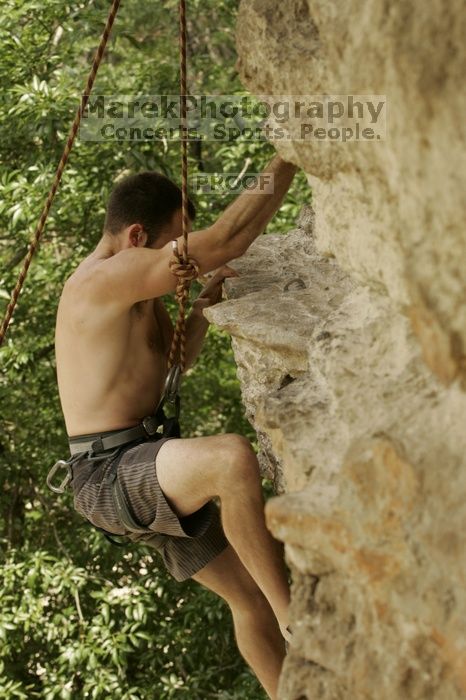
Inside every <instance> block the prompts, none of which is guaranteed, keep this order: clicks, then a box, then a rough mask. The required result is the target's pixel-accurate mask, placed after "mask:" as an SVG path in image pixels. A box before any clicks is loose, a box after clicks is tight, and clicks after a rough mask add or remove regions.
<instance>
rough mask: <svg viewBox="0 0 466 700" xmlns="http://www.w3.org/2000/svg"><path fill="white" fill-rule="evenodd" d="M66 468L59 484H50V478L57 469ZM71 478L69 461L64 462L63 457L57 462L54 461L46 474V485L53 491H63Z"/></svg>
mask: <svg viewBox="0 0 466 700" xmlns="http://www.w3.org/2000/svg"><path fill="white" fill-rule="evenodd" d="M63 468H66V471H67V473H66V476H65V478H64V479H63V481H62V482H61V484H60V486H53V485H52V479H53V477H54V476H55V474H56V473H57V471H58V470H59V469H63ZM71 478H72V473H71V468H70V464H69V462H66V461H65V460H64V459H59V460H58V462H55V464H54V465H53V467H52V468H51V470H50V471H49V473H48V474H47V486H48V487H49V489H50V490H51V491H54V492H55V493H64V492H65V488H66V487H67V486H68V484H69V483H70V481H71Z"/></svg>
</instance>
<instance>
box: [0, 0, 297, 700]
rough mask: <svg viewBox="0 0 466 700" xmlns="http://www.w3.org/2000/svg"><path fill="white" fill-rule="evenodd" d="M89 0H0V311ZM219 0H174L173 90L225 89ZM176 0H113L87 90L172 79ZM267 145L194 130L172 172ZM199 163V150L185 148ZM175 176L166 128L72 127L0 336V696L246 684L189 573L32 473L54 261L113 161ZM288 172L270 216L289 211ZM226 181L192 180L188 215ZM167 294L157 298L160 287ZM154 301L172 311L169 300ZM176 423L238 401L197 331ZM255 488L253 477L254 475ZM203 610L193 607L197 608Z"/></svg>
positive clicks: (280, 223) (77, 250) (222, 346)
mask: <svg viewBox="0 0 466 700" xmlns="http://www.w3.org/2000/svg"><path fill="white" fill-rule="evenodd" d="M108 7H109V2H107V0H106V1H105V2H104V1H103V0H79V2H78V1H77V0H76V1H75V0H69V1H68V2H66V3H63V2H62V1H61V0H41V1H40V2H39V0H4V2H3V3H2V8H1V11H0V42H1V45H2V50H1V54H0V84H1V87H2V90H1V91H0V271H1V272H0V314H1V315H3V312H4V310H5V309H6V306H7V303H8V300H9V297H10V293H11V290H12V289H13V287H14V284H15V281H16V277H17V274H18V271H19V264H20V262H21V261H22V259H23V257H24V255H25V253H26V251H27V246H28V243H29V241H30V239H31V236H32V233H33V231H34V228H35V225H36V223H37V221H38V219H39V216H40V213H41V210H42V206H43V203H44V200H45V197H46V194H47V192H48V189H49V187H50V184H51V181H52V178H53V175H54V172H55V169H56V166H57V163H58V161H59V158H60V155H61V152H62V149H63V144H64V141H65V139H66V135H67V133H68V129H69V126H70V124H71V121H72V119H73V116H74V113H75V110H76V108H77V105H78V102H79V96H80V92H81V90H82V88H83V86H84V83H85V79H86V77H87V72H88V69H89V65H90V60H91V58H92V55H93V52H94V49H95V47H96V45H97V42H98V38H99V36H100V32H101V30H102V28H103V24H104V21H105V18H106V15H107V11H108ZM236 9H237V2H235V0H203V1H202V3H201V1H200V0H191V1H190V3H188V17H189V36H190V45H189V56H188V60H189V89H190V91H191V92H192V93H196V94H199V93H204V94H232V93H236V92H242V91H243V87H242V86H241V84H240V83H239V80H238V77H237V73H236V70H235V68H234V63H235V60H236V53H235V47H234V22H235V14H236ZM178 89H179V88H178V16H177V3H176V2H175V1H174V0H165V1H164V2H157V3H141V2H136V0H126V1H125V2H124V3H122V6H121V10H120V14H119V16H118V18H117V20H116V23H115V28H114V34H113V37H112V39H111V41H110V44H109V47H108V51H107V54H106V60H105V61H104V63H103V65H102V66H101V69H100V72H99V75H98V78H97V81H96V85H95V94H129V95H131V94H132V95H134V94H176V93H178ZM273 153H274V150H273V147H272V146H271V145H270V144H264V143H244V142H241V140H237V141H234V142H231V143H228V144H225V143H222V144H218V143H205V144H203V145H202V152H201V156H200V157H199V153H196V152H194V151H192V152H191V154H190V163H189V166H190V172H191V173H195V172H196V171H197V169H198V168H199V167H201V166H203V167H204V168H205V170H206V171H207V172H235V173H238V172H240V171H241V169H242V167H243V164H244V162H245V159H246V158H247V157H249V158H251V161H252V162H251V166H250V167H249V170H250V171H251V170H254V171H260V170H261V169H262V168H263V167H264V165H265V164H266V163H267V161H268V160H269V159H270V157H271V156H272V155H273ZM200 159H201V160H202V162H201V160H200ZM140 169H155V170H159V171H161V172H164V173H165V174H167V175H168V176H169V177H172V178H173V179H174V180H175V181H178V182H179V181H180V155H179V144H178V143H177V142H167V143H165V144H164V143H162V142H130V141H126V142H123V141H121V142H106V143H92V142H86V141H82V140H79V139H78V140H77V142H76V144H75V147H74V150H73V152H72V154H71V157H70V161H69V164H68V166H67V169H66V171H65V175H64V177H63V180H62V185H61V186H60V189H59V192H58V194H57V197H56V199H55V202H54V205H53V207H52V211H51V214H50V216H49V219H48V223H47V227H46V231H45V234H44V237H43V242H42V243H41V245H40V248H39V250H38V252H37V254H36V256H35V257H34V259H33V262H32V265H31V268H30V270H29V273H28V277H27V280H26V284H25V286H24V289H23V292H22V294H21V297H20V300H19V304H18V306H17V309H16V311H15V316H14V320H13V323H12V325H11V326H10V330H9V333H8V336H7V339H6V342H5V344H4V346H3V348H2V349H1V350H0V363H1V367H2V373H1V374H0V412H1V414H0V425H1V433H0V467H1V468H0V527H1V542H2V559H3V560H2V569H1V582H0V585H1V601H2V603H1V609H0V635H1V643H0V696H1V697H5V698H27V699H28V700H29V698H45V699H46V700H48V699H50V700H51V699H52V698H71V697H72V698H73V699H74V698H80V697H83V698H84V697H86V698H105V700H107V699H108V698H110V697H111V698H112V700H113V699H117V698H121V699H122V700H123V699H124V700H130V698H138V700H139V699H140V698H151V699H152V698H154V699H155V698H171V697H179V696H183V695H185V696H186V697H187V698H189V700H196V698H199V699H202V700H203V699H204V698H222V699H223V700H229V699H233V698H237V699H238V700H239V699H241V700H242V699H244V698H248V699H251V700H255V699H257V700H260V699H261V698H264V693H263V691H262V690H261V688H260V685H259V684H258V682H257V680H256V679H255V677H254V676H253V675H252V673H251V672H250V671H249V669H248V668H247V666H246V665H245V664H244V662H243V661H242V659H241V658H240V657H239V654H238V652H237V649H236V645H235V642H234V638H233V630H232V624H231V619H230V613H229V611H228V609H227V608H226V606H225V605H224V604H223V602H222V601H221V600H220V599H218V598H216V597H215V596H213V594H210V593H209V592H208V591H205V590H204V589H201V588H200V587H199V586H198V585H197V584H195V583H194V582H191V581H190V582H186V583H185V584H178V583H176V582H175V581H173V579H171V578H170V577H169V576H168V575H167V574H166V572H165V570H164V569H163V567H162V566H161V563H160V561H159V559H158V555H157V554H155V553H153V554H150V553H149V554H148V552H147V550H146V549H144V548H141V549H137V548H136V547H134V548H133V547H131V548H130V550H129V551H127V550H124V551H125V554H123V555H122V554H121V550H120V549H117V548H114V547H112V546H111V545H110V544H109V543H108V542H107V541H106V540H105V539H104V538H103V537H102V535H101V534H100V533H97V532H96V531H94V530H92V529H91V528H90V527H89V526H88V525H87V524H86V523H85V522H84V521H83V519H82V518H80V516H79V515H78V514H77V513H75V511H74V510H73V508H72V500H71V496H70V494H65V495H64V496H63V497H57V496H55V495H54V494H51V492H50V491H49V490H48V489H47V488H46V485H45V476H46V473H47V471H48V470H49V468H50V466H51V465H52V464H53V463H54V462H55V461H56V459H57V458H62V457H64V456H66V455H67V453H68V450H67V441H66V433H65V427H64V422H63V417H62V414H61V410H60V403H59V397H58V392H57V387H56V373H55V360H54V327H55V316H56V311H57V305H58V300H59V297H60V293H61V289H62V286H63V284H64V281H65V280H66V278H67V277H68V276H69V275H70V274H71V272H72V271H73V269H74V268H75V267H76V266H77V264H78V263H79V262H80V260H81V259H82V258H83V257H85V256H86V255H87V254H88V253H89V252H90V251H91V250H92V249H93V247H94V246H95V244H96V243H97V241H98V240H99V238H100V236H101V231H102V224H103V217H104V212H105V203H106V199H107V196H108V193H109V191H110V189H111V186H112V183H113V181H114V179H115V177H116V176H117V175H118V174H120V173H122V172H123V171H127V170H130V171H135V170H140ZM305 186H306V185H305V179H304V176H303V175H302V174H300V175H299V176H298V177H297V178H296V179H295V183H294V184H293V187H292V188H291V190H290V192H289V194H288V196H287V199H286V202H285V203H284V205H283V207H282V211H281V213H280V214H279V215H277V217H276V218H275V220H274V221H273V222H272V224H271V225H270V226H269V228H270V230H272V231H274V232H275V231H281V230H286V229H287V228H289V227H290V225H293V221H294V219H295V216H296V214H297V211H298V209H299V206H300V205H299V202H302V201H304V197H303V192H304V188H305ZM231 198H232V197H231V196H227V195H219V196H216V197H194V199H195V201H196V205H197V208H198V212H199V215H198V219H197V220H196V226H197V227H198V228H201V227H203V226H206V225H208V224H210V223H212V222H213V221H214V220H215V217H216V216H217V215H218V214H219V213H220V212H221V211H222V210H223V209H224V208H225V206H226V204H228V202H229V201H230V200H231ZM171 303H172V304H173V302H171ZM171 310H172V311H174V308H173V305H172V306H171ZM183 400H184V405H183V416H182V427H183V432H184V434H185V435H205V434H212V433H217V432H225V431H228V432H239V433H242V434H245V435H248V436H249V437H250V438H251V439H252V440H253V439H254V433H253V431H252V429H251V427H250V425H249V423H248V422H247V420H246V418H245V416H244V410H243V407H242V405H241V396H240V389H239V385H238V381H237V379H236V368H235V365H234V361H233V357H232V353H231V349H230V343H229V338H228V337H227V336H226V335H225V334H223V333H220V332H219V331H216V330H214V329H211V330H210V331H209V334H208V337H207V340H206V344H205V349H204V352H203V354H202V356H201V358H200V359H199V361H198V363H197V364H196V365H195V367H194V368H193V369H192V370H191V371H190V372H189V374H188V376H187V377H186V379H185V381H184V383H183ZM264 485H265V487H266V493H267V495H271V494H272V490H271V487H270V484H268V483H267V482H264ZM206 622H207V623H208V624H206Z"/></svg>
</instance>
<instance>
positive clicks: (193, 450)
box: [155, 433, 257, 516]
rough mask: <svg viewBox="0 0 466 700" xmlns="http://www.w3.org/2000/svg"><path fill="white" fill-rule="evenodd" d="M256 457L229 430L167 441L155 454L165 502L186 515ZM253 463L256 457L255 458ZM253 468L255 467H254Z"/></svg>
mask: <svg viewBox="0 0 466 700" xmlns="http://www.w3.org/2000/svg"><path fill="white" fill-rule="evenodd" d="M252 460H256V457H255V455H254V452H253V450H252V448H251V446H250V444H249V442H248V440H246V439H245V438H243V437H241V436H240V435H235V434H233V433H227V434H224V435H211V436H208V437H199V438H183V439H179V440H176V439H174V440H168V441H167V442H165V443H164V445H162V447H161V449H160V450H159V453H158V455H157V459H156V464H155V468H156V471H157V479H158V482H159V484H160V488H161V489H162V491H163V493H164V495H165V497H166V499H167V501H168V502H169V504H170V505H171V506H172V508H173V509H174V511H175V512H176V513H177V514H178V515H180V516H184V515H189V514H190V513H194V512H195V511H196V510H199V508H202V506H203V505H204V504H205V503H207V501H209V500H211V499H212V498H213V497H215V496H220V497H221V496H222V494H223V493H224V492H225V490H226V489H228V488H230V487H231V480H232V478H233V475H234V474H235V472H236V479H238V478H244V475H245V474H246V471H247V470H248V468H249V469H251V466H249V467H248V466H245V464H244V463H245V462H247V463H248V464H249V465H250V464H251V461H252ZM256 462H257V460H256ZM256 469H257V467H256Z"/></svg>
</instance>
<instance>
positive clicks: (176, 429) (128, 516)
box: [0, 0, 199, 546]
mask: <svg viewBox="0 0 466 700" xmlns="http://www.w3.org/2000/svg"><path fill="white" fill-rule="evenodd" d="M119 5H120V0H113V2H112V6H111V9H110V13H109V16H108V19H107V23H106V26H105V29H104V32H103V34H102V37H101V40H100V44H99V47H98V49H97V52H96V55H95V58H94V61H93V65H92V68H91V72H90V74H89V77H88V80H87V83H86V88H85V91H84V95H83V97H82V99H81V103H80V106H79V108H78V111H77V113H76V116H75V119H74V121H73V124H72V127H71V130H70V133H69V136H68V140H67V142H66V146H65V149H64V152H63V155H62V157H61V160H60V163H59V165H58V168H57V171H56V174H55V178H54V181H53V184H52V187H51V190H50V192H49V195H48V197H47V200H46V203H45V205H44V209H43V212H42V214H41V217H40V220H39V223H38V225H37V228H36V231H35V234H34V238H33V241H32V243H31V244H30V247H29V250H28V254H27V256H26V259H25V261H24V266H23V269H22V271H21V273H20V275H19V278H18V281H17V284H16V287H15V289H14V291H13V294H12V298H11V301H10V303H9V305H8V308H7V311H6V315H5V318H4V321H3V323H2V326H1V328H0V346H1V344H2V343H3V340H4V338H5V334H6V332H7V330H8V326H9V324H10V321H11V318H12V316H13V312H14V309H15V306H16V303H17V301H18V297H19V294H20V292H21V289H22V286H23V284H24V281H25V278H26V274H27V271H28V269H29V266H30V263H31V260H32V257H33V255H34V252H35V250H36V248H37V246H38V244H39V240H40V237H41V235H42V233H43V230H44V227H45V223H46V220H47V217H48V214H49V211H50V207H51V205H52V202H53V199H54V197H55V193H56V191H57V189H58V186H59V184H60V181H61V177H62V174H63V170H64V168H65V165H66V163H67V160H68V156H69V154H70V152H71V148H72V146H73V143H74V140H75V138H76V134H77V131H78V128H79V124H80V122H81V118H82V115H83V112H84V109H85V108H86V105H87V103H88V101H89V97H90V94H91V91H92V87H93V84H94V81H95V77H96V75H97V71H98V68H99V65H100V62H101V60H102V56H103V53H104V50H105V47H106V44H107V41H108V38H109V36H110V31H111V28H112V25H113V22H114V20H115V17H116V14H117V11H118V8H119ZM185 5H186V3H185V0H179V18H180V34H179V36H180V112H181V114H180V117H181V118H180V126H181V171H182V172H181V209H182V234H183V242H182V250H181V252H180V250H179V248H178V241H177V240H174V241H173V242H172V246H173V258H172V259H171V260H170V262H169V268H170V271H171V272H172V274H174V275H175V276H176V277H177V278H178V281H177V286H176V292H175V297H176V300H177V302H178V317H177V320H176V324H175V329H174V334H173V341H172V345H171V348H170V352H169V357H168V369H169V371H168V375H167V379H166V382H165V387H164V392H163V395H162V398H161V400H160V402H159V404H158V406H157V408H156V410H155V412H154V414H153V415H150V416H146V417H145V418H143V420H142V421H141V423H140V424H139V425H137V426H135V427H133V428H128V429H123V430H121V431H116V432H115V433H113V434H112V435H110V436H102V437H100V436H98V437H95V436H93V439H92V440H91V441H90V442H89V441H87V442H86V441H78V443H77V444H76V441H75V442H74V443H73V440H72V439H71V440H70V451H71V457H70V458H69V459H68V460H58V461H57V462H56V463H55V464H54V465H53V467H52V468H51V470H50V471H49V473H48V475H47V479H46V482H47V486H48V487H49V488H50V489H51V490H52V491H54V492H55V493H63V492H64V491H65V489H66V488H67V487H68V486H69V485H70V484H71V481H72V478H73V475H72V467H73V464H74V462H75V461H77V459H78V458H79V457H82V456H83V455H85V454H86V453H87V456H88V458H89V459H92V460H94V459H95V460H102V459H109V458H112V459H113V464H112V467H111V469H110V470H109V474H108V475H107V478H108V479H110V481H111V484H112V497H113V502H114V506H115V509H116V512H117V514H118V516H119V519H120V521H121V522H122V524H123V525H124V527H125V528H126V529H127V530H128V531H129V532H151V533H152V537H151V540H152V541H153V540H154V539H157V538H159V540H160V542H161V543H163V541H164V540H165V536H164V535H156V534H155V533H153V531H150V530H148V529H147V528H144V527H143V526H141V524H140V523H138V522H137V521H136V519H135V518H134V517H133V515H132V513H131V509H130V507H129V504H128V503H127V501H126V498H125V495H124V492H123V489H122V487H121V484H120V482H119V480H118V473H117V466H118V461H117V458H118V456H119V453H120V451H121V449H122V448H123V447H126V446H128V445H131V444H136V443H137V442H138V441H141V440H147V439H150V438H153V437H154V436H155V435H160V437H181V431H180V425H179V415H180V395H179V386H180V382H181V378H182V375H183V373H184V371H185V368H186V305H187V302H188V299H189V290H190V285H191V282H192V281H193V280H194V279H196V278H197V277H198V276H199V265H198V263H197V261H196V260H195V259H194V258H192V257H190V256H189V254H188V185H187V183H188V154H187V108H186V97H187V94H186V93H187V86H186V82H187V81H186V45H187V40H186V6H185ZM178 354H179V357H178V358H177V355H178ZM177 360H178V361H177ZM166 404H171V405H172V407H173V409H174V414H173V415H171V416H169V417H167V416H166V414H165V411H164V406H165V405H166ZM161 425H162V426H163V432H162V433H158V432H157V429H158V428H159V427H160V426H161ZM112 448H114V451H112V452H111V454H110V455H109V454H108V450H109V449H110V450H111V449H112ZM63 469H65V470H66V475H65V477H64V478H63V480H62V481H61V483H60V484H58V485H54V484H53V480H54V478H55V476H56V475H57V474H58V473H59V472H60V471H62V470H63ZM88 522H90V521H89V520H88ZM90 524H91V525H93V523H90ZM93 527H95V528H96V529H97V530H100V531H101V532H103V533H104V535H105V536H106V537H107V539H109V540H110V542H112V543H113V544H116V545H118V546H124V545H122V544H121V543H119V542H116V541H115V540H113V539H112V537H111V536H112V535H115V533H109V532H107V531H106V530H103V529H102V528H99V527H97V526H95V525H93Z"/></svg>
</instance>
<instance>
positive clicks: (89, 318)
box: [55, 254, 173, 437]
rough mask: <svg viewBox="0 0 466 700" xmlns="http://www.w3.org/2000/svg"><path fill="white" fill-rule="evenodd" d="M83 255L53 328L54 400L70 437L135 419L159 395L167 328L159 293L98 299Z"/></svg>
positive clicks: (92, 267)
mask: <svg viewBox="0 0 466 700" xmlns="http://www.w3.org/2000/svg"><path fill="white" fill-rule="evenodd" d="M104 259H105V258H99V257H95V255H93V254H92V255H90V256H89V257H88V258H86V259H85V260H83V262H82V263H81V264H80V265H79V267H78V268H77V270H76V271H75V272H74V273H73V274H72V275H71V277H70V278H69V279H68V280H67V282H66V284H65V286H64V289H63V292H62V295H61V298H60V303H59V307H58V313H57V324H56V333H55V349H56V361H57V378H58V388H59V392H60V399H61V402H62V408H63V413H64V418H65V423H66V429H67V433H68V435H69V436H70V437H72V436H74V435H83V434H86V433H96V432H104V431H106V430H117V429H119V428H125V427H128V426H133V425H137V424H138V423H139V422H140V421H141V419H142V418H143V417H144V416H145V415H148V414H150V413H152V412H153V411H154V409H155V407H156V404H157V402H158V400H159V398H160V396H161V394H162V391H163V387H164V384H165V378H166V374H167V354H168V351H169V348H170V344H171V339H172V336H173V327H172V323H171V320H170V317H169V315H168V312H167V310H166V309H165V306H164V304H163V302H162V300H161V299H157V298H155V299H151V300H148V301H141V302H138V303H136V304H133V305H132V306H130V307H128V308H126V309H124V308H119V307H117V308H116V307H114V306H111V305H108V304H104V303H100V302H99V298H98V294H97V292H96V290H95V289H93V283H92V277H93V274H94V273H95V272H96V270H97V268H98V266H99V265H100V264H101V263H102V261H103V260H104Z"/></svg>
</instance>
